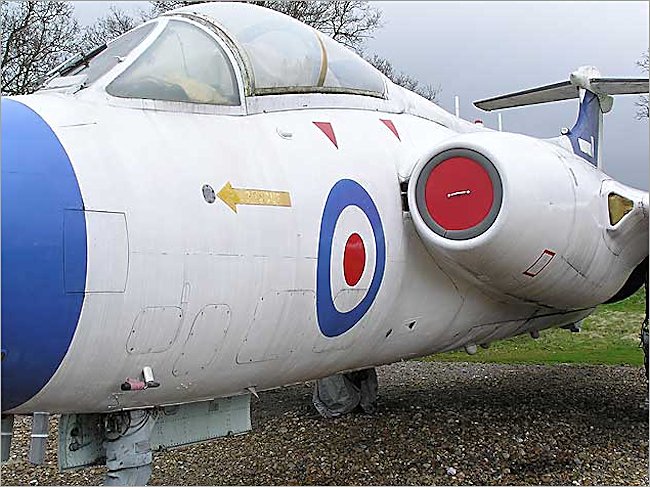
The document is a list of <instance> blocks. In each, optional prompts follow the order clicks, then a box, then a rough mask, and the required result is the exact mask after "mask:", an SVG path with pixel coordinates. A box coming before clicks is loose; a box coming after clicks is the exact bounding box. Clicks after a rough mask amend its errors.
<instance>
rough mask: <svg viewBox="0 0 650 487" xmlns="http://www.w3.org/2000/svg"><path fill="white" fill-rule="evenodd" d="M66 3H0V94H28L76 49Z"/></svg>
mask: <svg viewBox="0 0 650 487" xmlns="http://www.w3.org/2000/svg"><path fill="white" fill-rule="evenodd" d="M72 14H73V8H72V6H71V5H70V4H69V3H67V2H4V1H3V2H2V3H1V4H0V21H1V22H2V94H4V95H17V94H27V93H31V92H33V91H34V90H36V88H37V87H38V84H39V82H40V81H41V80H42V79H43V77H44V76H45V75H46V74H47V73H48V72H49V71H50V70H51V69H52V68H54V67H55V66H56V65H58V64H59V63H60V62H61V61H63V60H64V59H65V58H66V57H69V56H70V55H72V54H73V53H75V52H76V51H77V50H78V34H79V26H78V24H77V21H76V20H75V19H74V18H73V16H72Z"/></svg>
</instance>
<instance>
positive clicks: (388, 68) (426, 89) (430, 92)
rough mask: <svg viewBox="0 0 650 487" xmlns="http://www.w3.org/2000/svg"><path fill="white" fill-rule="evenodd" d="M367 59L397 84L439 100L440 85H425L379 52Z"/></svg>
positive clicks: (423, 95)
mask: <svg viewBox="0 0 650 487" xmlns="http://www.w3.org/2000/svg"><path fill="white" fill-rule="evenodd" d="M365 58H366V61H368V62H369V63H370V64H372V65H373V66H374V67H375V68H377V69H378V70H379V71H381V72H382V73H384V75H386V77H387V78H388V79H390V80H391V81H392V82H393V83H395V84H396V85H399V86H402V87H403V88H406V89H407V90H411V91H413V92H415V93H417V94H418V95H420V96H422V97H424V98H426V99H427V100H430V101H433V102H435V101H437V99H438V95H439V94H440V87H439V86H433V85H431V84H426V85H423V84H421V83H420V82H419V81H418V80H417V79H415V78H414V77H413V76H410V75H408V74H406V73H403V72H401V71H397V70H396V69H395V68H394V67H393V64H392V63H391V62H390V61H389V60H388V59H386V58H385V57H382V56H379V55H378V54H373V55H372V56H365Z"/></svg>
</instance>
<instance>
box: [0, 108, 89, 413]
mask: <svg viewBox="0 0 650 487" xmlns="http://www.w3.org/2000/svg"><path fill="white" fill-rule="evenodd" d="M85 282H86V223H85V218H84V212H83V201H82V197H81V192H80V190H79V184H78V182H77V178H76V176H75V172H74V170H73V167H72V164H71V163H70V159H69V158H68V155H67V154H66V152H65V150H64V148H63V146H62V145H61V143H60V141H59V139H58V138H57V136H56V135H55V133H54V132H53V130H52V129H51V127H50V126H49V125H48V124H47V123H46V122H45V121H44V120H43V119H42V118H41V117H40V116H39V115H38V114H37V113H36V112H34V111H33V110H32V109H31V108H29V107H27V106H26V105H24V104H22V103H21V102H19V101H16V100H13V99H6V98H3V99H2V411H8V410H11V409H13V408H15V407H17V406H19V405H21V404H23V403H24V402H25V401H27V400H29V399H30V398H32V397H33V396H34V395H36V394H37V393H38V392H39V391H40V390H41V389H42V388H43V387H44V386H45V384H47V382H48V381H49V380H50V379H51V378H52V376H53V375H54V373H55V372H56V370H57V368H58V367H59V366H60V365H61V361H62V360H63V357H64V356H65V354H66V352H67V351H68V348H69V347H70V343H71V341H72V337H73V335H74V332H75V330H76V327H77V323H78V321H79V316H80V313H81V307H82V304H83V300H84V289H85Z"/></svg>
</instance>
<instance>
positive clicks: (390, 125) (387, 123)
mask: <svg viewBox="0 0 650 487" xmlns="http://www.w3.org/2000/svg"><path fill="white" fill-rule="evenodd" d="M379 120H381V121H382V122H383V124H384V125H385V126H386V127H388V128H389V130H390V131H391V132H393V133H394V134H395V137H397V140H399V141H400V142H401V141H402V139H401V138H400V136H399V133H398V132H397V129H396V128H395V124H394V123H393V122H392V121H391V120H384V119H381V118H380V119H379Z"/></svg>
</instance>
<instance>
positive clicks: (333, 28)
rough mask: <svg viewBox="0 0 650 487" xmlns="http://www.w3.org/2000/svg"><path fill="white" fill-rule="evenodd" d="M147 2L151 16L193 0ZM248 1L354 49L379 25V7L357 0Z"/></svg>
mask: <svg viewBox="0 0 650 487" xmlns="http://www.w3.org/2000/svg"><path fill="white" fill-rule="evenodd" d="M150 3H151V4H152V8H151V16H154V17H155V16H156V15H160V14H161V13H163V12H166V11H168V10H171V9H174V8H178V7H183V6H185V5H191V4H193V3H196V2H193V1H182V0H171V1H163V2H155V1H154V2H150ZM248 3H252V4H255V5H260V6H262V7H266V8H270V9H272V10H276V11H278V12H281V13H283V14H285V15H289V16H290V17H293V18H294V19H297V20H299V21H301V22H304V23H305V24H307V25H310V26H311V27H313V28H314V29H317V30H319V31H321V32H323V33H325V34H327V35H328V36H330V37H331V38H332V39H334V40H335V41H338V42H340V43H341V44H343V45H345V46H347V47H349V48H351V49H354V50H356V51H360V49H361V45H362V44H363V42H364V41H365V40H366V39H368V38H370V37H372V34H373V33H374V32H375V31H376V30H377V29H378V28H379V27H381V10H379V9H378V8H376V7H373V6H372V5H370V4H369V3H368V2H363V1H359V0H334V1H324V0H314V1H309V2H295V1H291V0H254V1H249V2H248Z"/></svg>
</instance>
